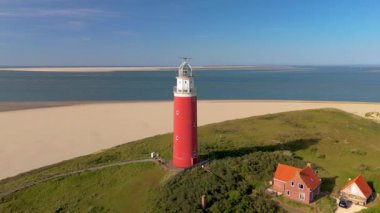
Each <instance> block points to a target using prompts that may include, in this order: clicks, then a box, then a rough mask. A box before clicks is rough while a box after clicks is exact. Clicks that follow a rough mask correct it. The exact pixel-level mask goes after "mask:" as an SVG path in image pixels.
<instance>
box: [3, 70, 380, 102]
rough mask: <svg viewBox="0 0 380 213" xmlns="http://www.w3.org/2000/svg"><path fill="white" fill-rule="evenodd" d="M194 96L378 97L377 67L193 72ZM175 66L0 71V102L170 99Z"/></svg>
mask: <svg viewBox="0 0 380 213" xmlns="http://www.w3.org/2000/svg"><path fill="white" fill-rule="evenodd" d="M194 75H195V76H196V79H195V84H196V87H197V90H198V98H199V99H230V100H233V99H239V100H241V99H247V100H255V99H256V100H257V99H260V100H263V99H264V100H265V99H268V100H269V99H270V100H276V99H278V100H329V101H369V102H380V67H369V66H366V67H358V66H350V67H348V66H346V67H345V66H318V67H316V66H303V67H297V68H295V69H294V70H293V69H290V70H223V71H221V70H210V71H196V70H195V71H194ZM174 84H175V72H174V71H153V72H150V71H144V72H127V71H126V72H123V71H120V72H104V73H64V72H62V73H53V72H52V73H46V72H11V71H10V72H7V71H5V72H0V102H10V101H12V102H15V101H124V100H171V99H172V96H173V94H172V87H173V86H174Z"/></svg>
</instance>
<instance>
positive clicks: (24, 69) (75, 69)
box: [0, 65, 308, 73]
mask: <svg viewBox="0 0 380 213" xmlns="http://www.w3.org/2000/svg"><path fill="white" fill-rule="evenodd" d="M177 69H178V67H175V66H151V67H149V66H144V67H125V66H120V67H0V72H2V71H3V72H4V71H11V72H71V73H75V72H78V73H80V72H90V73H91V72H117V71H130V72H138V71H175V70H177ZM193 69H194V71H206V70H235V69H236V70H252V69H256V70H273V69H276V70H279V71H281V70H292V71H297V70H308V68H303V67H297V66H285V65H283V66H281V65H278V66H260V65H258V66H240V65H236V66H234V65H231V66H228V65H226V66H193Z"/></svg>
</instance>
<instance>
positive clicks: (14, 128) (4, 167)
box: [0, 101, 380, 179]
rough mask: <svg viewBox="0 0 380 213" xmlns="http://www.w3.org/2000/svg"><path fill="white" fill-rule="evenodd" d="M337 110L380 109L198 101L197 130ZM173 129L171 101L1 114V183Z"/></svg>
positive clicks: (372, 107)
mask: <svg viewBox="0 0 380 213" xmlns="http://www.w3.org/2000/svg"><path fill="white" fill-rule="evenodd" d="M325 107H333V108H338V109H341V110H345V111H347V112H350V113H355V114H358V115H364V114H365V113H367V112H370V111H377V112H380V104H375V103H343V102H342V103H337V102H300V101H199V103H198V111H199V113H198V121H199V123H198V125H205V124H210V123H215V122H219V121H224V120H230V119H236V118H244V117H248V116H254V115H263V114H268V113H276V112H284V111H290V110H302V109H314V108H325ZM171 130H172V102H170V101H164V102H122V103H87V104H76V105H70V106H60V107H48V108H37V109H25V110H18V111H4V112H0V147H1V149H0V179H2V178H5V177H9V176H13V175H16V174H18V173H20V172H25V171H28V170H31V169H35V168H38V167H41V166H46V165H48V164H52V163H56V162H59V161H62V160H66V159H70V158H73V157H77V156H81V155H85V154H89V153H93V152H96V151H99V150H101V149H105V148H109V147H112V146H116V145H119V144H123V143H126V142H130V141H134V140H137V139H141V138H145V137H148V136H153V135H156V134H161V133H166V132H170V131H171Z"/></svg>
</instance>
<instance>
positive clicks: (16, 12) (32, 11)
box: [0, 8, 119, 18]
mask: <svg viewBox="0 0 380 213" xmlns="http://www.w3.org/2000/svg"><path fill="white" fill-rule="evenodd" d="M118 15H119V13H117V12H113V11H105V10H99V9H89V8H72V9H40V8H21V9H7V10H1V9H0V17H6V18H27V17H49V16H51V17H53V16H61V17H99V16H118Z"/></svg>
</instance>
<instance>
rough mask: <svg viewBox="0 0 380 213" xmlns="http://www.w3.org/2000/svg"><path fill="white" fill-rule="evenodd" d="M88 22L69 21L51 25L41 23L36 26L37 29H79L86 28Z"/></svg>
mask: <svg viewBox="0 0 380 213" xmlns="http://www.w3.org/2000/svg"><path fill="white" fill-rule="evenodd" d="M86 26H87V24H86V23H85V22H83V21H67V22H62V23H57V24H51V25H39V26H36V27H35V29H37V30H65V31H66V30H70V31H79V30H82V29H83V28H85V27H86Z"/></svg>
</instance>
